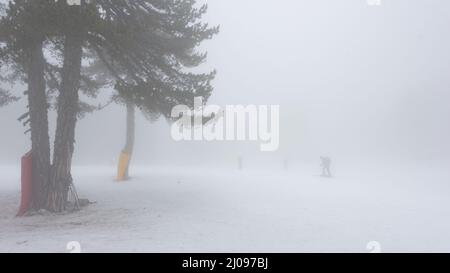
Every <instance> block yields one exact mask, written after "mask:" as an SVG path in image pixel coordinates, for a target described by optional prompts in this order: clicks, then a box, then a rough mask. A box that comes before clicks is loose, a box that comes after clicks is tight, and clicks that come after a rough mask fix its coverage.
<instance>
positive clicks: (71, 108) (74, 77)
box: [47, 26, 84, 212]
mask: <svg viewBox="0 0 450 273" xmlns="http://www.w3.org/2000/svg"><path fill="white" fill-rule="evenodd" d="M83 40H84V39H83V32H82V31H81V30H78V31H77V30H76V26H75V27H74V28H73V29H72V30H71V31H70V32H69V33H68V34H67V35H66V40H65V43H64V65H63V71H62V82H61V88H60V93H59V97H58V118H57V125H56V133H55V144H54V154H53V165H52V168H51V180H50V188H49V195H48V203H47V207H48V209H49V210H50V211H53V212H62V211H64V210H65V209H66V205H67V201H68V192H69V187H70V184H71V183H72V175H71V166H72V155H73V151H74V143H75V127H76V123H77V115H78V110H79V109H78V107H79V97H78V90H79V87H80V73H81V59H82V51H83Z"/></svg>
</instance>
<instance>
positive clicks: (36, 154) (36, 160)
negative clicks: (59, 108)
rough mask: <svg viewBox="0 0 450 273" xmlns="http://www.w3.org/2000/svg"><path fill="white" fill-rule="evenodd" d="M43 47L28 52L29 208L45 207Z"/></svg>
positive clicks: (37, 45) (46, 145) (47, 156)
mask: <svg viewBox="0 0 450 273" xmlns="http://www.w3.org/2000/svg"><path fill="white" fill-rule="evenodd" d="M42 47H43V43H42V42H37V43H35V44H33V45H31V46H30V49H29V56H28V57H29V66H28V105H29V114H30V127H31V146H32V183H33V184H32V187H33V192H32V200H33V204H32V206H33V207H32V208H33V209H35V210H39V209H42V208H44V207H45V200H46V189H47V185H48V181H49V176H50V139H49V133H48V102H47V95H46V92H45V87H46V84H45V78H44V70H45V59H44V54H43V50H42Z"/></svg>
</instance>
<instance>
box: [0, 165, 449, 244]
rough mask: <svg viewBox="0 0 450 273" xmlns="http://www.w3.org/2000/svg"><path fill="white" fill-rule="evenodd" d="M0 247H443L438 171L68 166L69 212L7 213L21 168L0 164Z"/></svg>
mask: <svg viewBox="0 0 450 273" xmlns="http://www.w3.org/2000/svg"><path fill="white" fill-rule="evenodd" d="M0 172H1V173H2V179H1V180H0V251H1V252H67V250H66V245H67V243H68V242H70V241H78V242H79V243H80V244H81V248H82V251H83V252H368V250H367V249H366V246H367V244H368V243H369V242H371V241H377V242H379V244H380V245H381V250H382V251H383V252H400V251H402V252H403V251H406V252H422V251H425V252H435V251H438V252H449V251H450V234H449V230H450V220H449V218H448V217H449V216H450V198H449V197H450V183H449V182H450V170H449V169H448V168H445V167H443V168H434V167H430V166H429V167H426V166H424V167H422V168H419V169H417V168H408V167H402V168H400V167H395V168H394V167H392V168H391V169H388V168H376V167H374V168H372V169H359V171H358V172H355V170H352V169H345V168H341V169H340V170H339V172H338V174H337V176H336V177H335V178H332V179H326V178H322V177H320V176H318V175H317V174H318V170H317V167H316V166H311V167H307V166H303V167H301V166H299V168H298V169H297V170H291V171H288V172H285V171H256V170H254V171H250V170H247V171H243V172H238V171H229V170H219V169H213V168H205V169H200V168H197V169H194V168H170V167H155V166H149V167H139V168H134V170H133V174H134V176H135V178H134V179H133V180H131V181H129V182H125V183H117V182H114V181H113V174H114V168H112V167H98V168H92V167H89V168H88V167H76V168H75V169H74V177H75V181H76V185H77V187H78V191H79V195H80V196H81V197H85V198H89V199H90V200H91V201H95V202H97V203H96V204H93V205H91V206H89V207H87V208H85V209H83V210H82V211H80V212H78V213H73V214H67V215H56V216H55V215H38V216H32V217H25V218H15V217H14V215H15V213H16V211H17V208H18V204H19V169H17V168H12V167H6V166H3V167H0Z"/></svg>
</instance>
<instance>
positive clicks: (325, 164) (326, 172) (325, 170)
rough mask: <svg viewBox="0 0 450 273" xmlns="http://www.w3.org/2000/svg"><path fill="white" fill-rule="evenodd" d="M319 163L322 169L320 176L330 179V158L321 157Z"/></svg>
mask: <svg viewBox="0 0 450 273" xmlns="http://www.w3.org/2000/svg"><path fill="white" fill-rule="evenodd" d="M320 161H321V162H322V163H321V164H320V166H321V167H322V176H323V177H331V158H329V157H327V156H321V157H320Z"/></svg>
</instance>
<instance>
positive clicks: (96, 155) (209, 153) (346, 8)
mask: <svg viewBox="0 0 450 273" xmlns="http://www.w3.org/2000/svg"><path fill="white" fill-rule="evenodd" d="M207 2H208V4H209V12H208V13H207V14H206V16H205V17H206V18H205V20H207V21H208V22H210V24H211V25H220V27H221V32H220V34H219V35H217V36H216V37H215V38H214V39H213V40H212V41H208V42H207V43H205V44H204V45H203V46H202V49H204V50H207V51H208V53H209V55H208V56H209V57H208V62H207V63H206V64H205V65H204V66H203V68H204V69H205V70H210V69H217V71H218V75H217V78H216V80H215V81H214V82H213V85H214V87H215V90H214V91H213V95H212V97H211V99H210V101H209V103H211V104H218V105H227V104H233V105H234V104H243V105H247V104H264V105H280V115H281V127H280V149H279V150H278V151H277V152H269V153H267V152H265V153H264V152H260V150H259V143H258V142H175V141H173V140H172V138H171V136H170V125H169V124H168V123H167V122H166V121H165V120H164V119H160V120H158V121H157V122H150V121H148V120H146V119H145V118H144V117H143V115H140V114H138V115H137V127H136V144H135V145H136V147H135V154H134V158H133V161H134V164H138V165H149V164H153V165H186V166H189V165H200V164H209V165H214V166H218V167H226V168H236V166H237V163H236V161H237V157H238V156H239V155H242V156H243V158H244V162H245V163H244V165H246V166H249V167H255V168H258V167H264V168H267V166H270V167H271V168H282V164H283V160H284V159H286V158H287V159H289V160H290V162H292V165H294V166H295V165H296V164H298V165H299V166H300V164H302V163H310V164H319V162H318V160H319V156H321V155H329V156H331V157H332V158H333V160H334V161H335V162H347V163H348V164H350V165H351V164H358V165H359V164H361V163H362V164H364V163H366V162H373V161H372V160H375V162H379V163H380V164H381V163H386V164H389V163H388V162H391V161H396V162H403V163H407V164H409V163H411V162H421V163H422V162H428V163H434V162H436V161H447V160H448V159H450V158H449V156H450V143H449V139H450V126H449V123H448V117H450V107H448V102H449V101H450V92H449V87H450V77H448V75H449V72H450V53H449V49H450V39H449V37H448V36H449V35H448V34H449V26H450V2H448V1H446V0H426V1H425V0H382V5H381V6H369V5H368V4H367V2H366V1H365V0H338V1H336V0H314V1H312V0H279V1H269V0H209V1H207ZM16 89H17V92H20V93H22V92H23V91H24V88H23V87H16ZM110 92H112V91H108V90H105V91H104V93H103V94H102V95H101V96H100V97H99V99H97V100H95V103H96V104H98V103H104V102H105V101H106V100H102V97H103V98H107V97H108V95H109V94H111V93H110ZM25 107H26V101H25V99H22V100H21V101H19V102H18V103H14V104H11V105H9V106H7V107H4V108H0V128H1V129H0V132H1V135H0V139H1V141H0V164H7V165H16V164H18V162H19V160H20V157H21V156H22V154H24V153H26V152H28V150H29V149H30V141H29V135H24V134H23V132H24V131H25V130H26V128H24V127H23V126H22V125H21V124H20V123H19V122H18V121H17V118H18V117H19V116H20V115H22V114H23V113H24V112H25V111H26V110H25ZM125 114H126V109H125V107H124V106H121V105H114V104H113V105H111V106H109V107H108V108H106V109H104V110H102V111H99V112H95V113H93V114H89V115H87V116H86V117H85V118H84V119H82V120H80V121H79V123H78V125H77V136H76V139H77V143H76V149H75V155H74V164H75V165H88V164H89V165H113V164H116V162H117V157H118V155H119V153H120V151H121V149H122V148H123V145H124V143H125ZM50 117H51V129H52V131H51V133H50V136H51V137H52V136H53V134H54V133H53V131H54V124H55V113H53V112H52V113H51V116H50Z"/></svg>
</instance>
